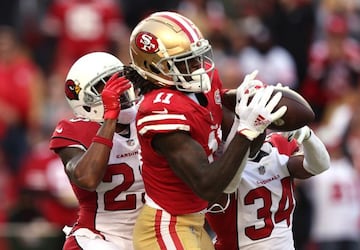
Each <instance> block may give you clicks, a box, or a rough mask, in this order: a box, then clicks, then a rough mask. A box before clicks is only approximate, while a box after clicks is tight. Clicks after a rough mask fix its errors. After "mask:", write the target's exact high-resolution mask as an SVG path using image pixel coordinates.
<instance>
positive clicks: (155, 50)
mask: <svg viewBox="0 0 360 250" xmlns="http://www.w3.org/2000/svg"><path fill="white" fill-rule="evenodd" d="M130 57H131V61H132V66H133V67H134V68H135V69H136V71H137V72H138V73H139V74H140V75H141V76H142V77H143V78H145V79H148V80H149V81H151V82H153V83H154V84H156V85H158V86H161V87H169V86H176V88H177V89H178V90H180V91H185V92H206V91H209V90H210V88H211V78H212V74H213V70H214V67H215V64H214V60H213V55H212V48H211V45H210V44H209V42H208V40H206V39H204V38H203V36H202V34H201V32H200V30H199V29H198V28H197V27H196V25H195V24H194V23H193V22H192V21H190V20H189V19H188V18H186V17H184V16H182V15H180V14H178V13H175V12H168V11H163V12H155V13H154V14H152V15H150V16H148V17H147V18H145V19H144V20H142V21H141V22H140V23H139V24H138V25H137V26H136V27H135V28H134V30H133V31H132V33H131V36H130Z"/></svg>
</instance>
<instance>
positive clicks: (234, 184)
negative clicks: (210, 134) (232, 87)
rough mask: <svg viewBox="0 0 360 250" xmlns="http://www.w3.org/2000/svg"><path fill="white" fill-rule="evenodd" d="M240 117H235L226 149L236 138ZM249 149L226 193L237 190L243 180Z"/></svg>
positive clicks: (225, 190)
mask: <svg viewBox="0 0 360 250" xmlns="http://www.w3.org/2000/svg"><path fill="white" fill-rule="evenodd" d="M239 123H240V121H239V119H236V118H235V119H234V122H233V125H232V127H231V130H230V133H229V135H228V137H227V139H226V142H225V145H224V150H226V149H227V147H228V146H229V144H230V142H231V140H232V139H233V138H234V136H235V134H236V131H237V128H238V126H239ZM249 152H250V151H249V150H248V151H247V153H246V155H245V156H244V158H243V160H242V161H241V163H240V166H239V168H238V170H237V172H236V174H235V175H234V177H233V179H232V180H231V182H230V183H229V185H228V186H227V187H226V188H225V189H224V193H226V194H231V193H233V192H235V191H236V189H237V188H238V187H239V184H240V181H241V176H242V172H243V170H244V168H245V165H246V162H247V160H248V156H249Z"/></svg>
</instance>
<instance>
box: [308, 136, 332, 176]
mask: <svg viewBox="0 0 360 250" xmlns="http://www.w3.org/2000/svg"><path fill="white" fill-rule="evenodd" d="M302 145H303V150H304V163H303V165H304V169H305V170H306V171H308V172H309V173H311V174H313V175H317V174H320V173H322V172H324V171H325V170H327V169H329V167H330V156H329V153H328V152H327V150H326V147H325V145H324V144H323V143H322V141H321V140H320V139H319V138H318V137H317V136H316V135H315V134H314V133H313V132H312V134H311V136H310V137H309V139H307V140H304V141H303V143H302Z"/></svg>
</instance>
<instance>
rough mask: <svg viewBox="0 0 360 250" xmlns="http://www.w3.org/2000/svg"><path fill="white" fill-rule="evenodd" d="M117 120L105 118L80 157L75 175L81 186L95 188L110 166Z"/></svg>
mask: <svg viewBox="0 0 360 250" xmlns="http://www.w3.org/2000/svg"><path fill="white" fill-rule="evenodd" d="M115 126H116V120H105V122H104V124H103V125H102V126H101V128H100V129H99V131H98V133H97V134H96V136H94V138H93V139H92V143H91V145H90V147H89V149H88V150H87V151H86V153H85V154H84V155H83V156H82V158H81V159H79V161H78V163H77V166H76V169H75V172H74V177H75V178H76V181H77V183H78V185H79V186H81V187H82V188H85V189H87V190H95V189H96V188H97V186H98V185H99V183H100V182H101V180H102V178H103V176H104V173H105V171H106V168H107V166H108V162H109V157H110V152H111V149H112V138H113V136H114V131H115Z"/></svg>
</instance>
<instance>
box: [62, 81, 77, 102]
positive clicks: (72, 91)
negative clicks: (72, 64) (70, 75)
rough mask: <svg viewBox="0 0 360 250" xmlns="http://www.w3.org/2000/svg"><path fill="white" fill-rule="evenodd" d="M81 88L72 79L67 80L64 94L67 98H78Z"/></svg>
mask: <svg viewBox="0 0 360 250" xmlns="http://www.w3.org/2000/svg"><path fill="white" fill-rule="evenodd" d="M80 90H81V88H80V86H79V84H75V82H74V81H73V80H67V81H66V83H65V95H66V97H67V98H68V99H69V100H79V92H80Z"/></svg>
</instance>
